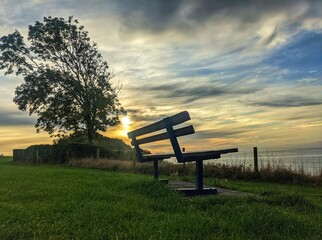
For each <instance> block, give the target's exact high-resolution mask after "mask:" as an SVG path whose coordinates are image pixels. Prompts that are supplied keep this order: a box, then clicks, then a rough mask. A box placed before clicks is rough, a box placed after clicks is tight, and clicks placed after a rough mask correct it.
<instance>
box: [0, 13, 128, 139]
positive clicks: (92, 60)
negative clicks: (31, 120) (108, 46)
mask: <svg viewBox="0 0 322 240" xmlns="http://www.w3.org/2000/svg"><path fill="white" fill-rule="evenodd" d="M28 41H29V46H27V45H26V44H25V42H24V39H23V37H22V35H21V34H20V33H19V32H18V31H17V30H15V32H14V33H12V34H9V35H7V36H3V37H2V38H1V39H0V52H1V56H0V69H5V70H6V71H5V75H6V74H13V73H15V74H16V75H20V76H23V78H24V83H23V84H21V85H20V86H18V87H17V89H16V92H15V98H14V102H15V103H16V104H17V105H18V108H19V109H20V110H22V111H27V110H29V115H31V114H37V115H38V119H37V123H36V125H35V127H36V129H37V132H39V131H40V130H44V131H47V132H48V133H49V134H50V135H55V136H62V135H65V134H66V133H68V132H71V131H72V132H76V131H86V132H87V137H88V140H89V142H90V143H92V142H93V138H94V135H95V133H96V132H97V131H106V129H107V127H108V126H115V125H117V124H118V123H119V119H118V116H119V115H120V114H124V113H125V111H124V109H123V108H122V107H121V106H120V103H119V100H118V97H117V93H118V90H119V88H113V87H112V85H111V82H110V80H111V78H112V77H113V74H112V73H111V71H110V70H109V67H108V64H107V62H106V61H105V60H103V57H102V55H101V54H100V53H99V51H98V47H97V44H96V43H93V42H91V41H90V38H89V36H88V32H87V31H85V30H84V26H81V25H79V22H78V21H77V20H76V19H75V20H74V19H73V17H69V18H68V20H65V19H64V18H57V17H55V18H53V17H50V16H49V17H44V20H43V23H42V22H38V21H36V22H35V24H34V25H33V26H32V25H30V26H29V31H28Z"/></svg>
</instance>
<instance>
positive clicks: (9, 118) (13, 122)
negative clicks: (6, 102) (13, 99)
mask: <svg viewBox="0 0 322 240" xmlns="http://www.w3.org/2000/svg"><path fill="white" fill-rule="evenodd" d="M35 123H36V119H35V118H34V117H28V114H27V113H25V112H19V111H16V112H14V111H6V110H3V109H1V108H0V126H17V125H19V126H21V125H34V124H35Z"/></svg>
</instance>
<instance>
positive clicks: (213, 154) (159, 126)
mask: <svg viewBox="0 0 322 240" xmlns="http://www.w3.org/2000/svg"><path fill="white" fill-rule="evenodd" d="M188 120H190V116H189V113H188V112H187V111H184V112H181V113H178V114H176V115H173V116H171V117H167V118H164V119H162V120H160V121H158V122H156V123H153V124H151V125H148V126H145V127H142V128H139V129H136V130H134V131H132V132H128V137H129V138H130V139H131V140H132V145H133V146H134V148H135V150H136V156H137V158H138V160H139V161H140V162H149V161H153V166H154V173H153V175H154V179H155V180H157V179H158V161H160V160H164V159H168V158H171V157H176V159H177V161H178V162H179V163H185V162H192V161H195V162H196V188H195V189H178V191H181V192H183V193H184V194H185V195H205V194H214V193H217V190H216V189H214V188H204V187H203V160H209V159H217V158H220V155H221V154H226V153H232V152H238V149H237V148H231V149H222V150H213V151H200V152H182V151H181V147H180V145H179V142H178V137H182V136H185V135H189V134H193V133H195V130H194V128H193V126H192V125H190V126H186V127H181V128H177V129H174V126H176V125H179V124H181V123H184V122H186V121H188ZM161 130H165V131H164V132H161V133H158V134H156V135H152V136H151V134H153V133H155V132H157V131H161ZM147 134H149V135H148V136H147ZM165 139H169V140H170V142H171V145H172V149H173V152H172V153H167V154H145V155H144V154H143V153H142V150H141V148H140V145H142V144H146V143H151V142H156V141H161V140H165Z"/></svg>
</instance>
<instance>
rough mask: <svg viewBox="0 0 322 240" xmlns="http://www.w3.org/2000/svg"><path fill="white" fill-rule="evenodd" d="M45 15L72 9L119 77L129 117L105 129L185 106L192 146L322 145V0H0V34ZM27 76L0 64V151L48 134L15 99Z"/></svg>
mask: <svg viewBox="0 0 322 240" xmlns="http://www.w3.org/2000/svg"><path fill="white" fill-rule="evenodd" d="M49 15H50V16H53V17H63V18H68V16H71V15H72V16H74V18H76V19H78V20H79V22H80V24H81V25H84V26H85V30H87V31H88V32H89V36H90V37H91V40H92V41H94V42H96V43H97V44H98V46H99V51H100V52H101V53H102V54H103V56H104V58H105V60H107V62H108V64H109V66H110V68H111V69H112V71H113V73H114V74H115V77H114V78H113V80H112V81H113V84H114V85H115V86H116V85H117V84H121V85H122V89H121V91H120V93H119V99H120V102H121V104H122V106H123V107H124V108H125V109H126V110H127V113H128V116H129V118H130V120H131V124H121V125H119V126H118V127H113V128H109V129H108V131H107V132H104V133H103V134H104V135H106V136H109V137H118V138H121V139H123V140H124V141H125V142H126V143H129V140H128V139H127V136H126V133H127V132H128V131H131V130H133V129H136V128H138V127H141V126H144V125H147V124H149V123H152V122H154V121H157V120H160V119H162V118H164V117H166V116H171V115H173V114H176V113H178V112H181V111H185V110H186V111H188V112H189V113H190V116H191V121H189V124H192V125H193V126H194V128H195V131H196V133H195V134H194V135H191V136H186V137H182V138H181V139H180V141H181V145H182V146H184V147H186V149H187V150H188V151H189V150H198V149H200V150H206V149H223V148H233V147H238V148H240V149H242V148H243V149H250V148H251V147H253V146H258V147H259V148H265V149H270V148H308V147H322V1H319V0H311V1H310V0H306V1H303V0H280V1H265V0H244V1H239V0H226V1H224V0H222V1H219V0H115V1H112V0H110V1H108V0H105V1H100V0H91V1H87V0H65V1H63V0H57V1H51V0H30V1H28V0H0V36H4V35H7V34H9V33H12V32H13V31H14V30H15V29H17V30H18V31H19V32H20V33H21V34H22V35H24V36H25V37H27V29H28V25H32V24H34V22H35V21H42V19H43V17H44V16H49ZM22 82H23V79H22V78H20V77H16V76H15V75H7V76H4V75H3V72H0V92H1V94H0V154H1V153H2V154H5V155H11V154H12V149H13V148H26V147H28V146H29V145H33V144H46V143H51V142H52V140H53V139H51V138H50V137H49V135H48V134H47V133H36V130H35V128H34V124H35V123H36V119H37V116H29V115H28V113H26V112H21V111H19V110H18V108H17V106H16V105H15V104H14V103H13V101H12V99H13V97H14V91H15V88H16V87H17V86H18V85H20V84H21V83H22ZM187 124H188V123H187ZM168 147H169V146H168V144H167V143H166V142H162V143H160V144H157V145H156V144H154V145H153V146H150V148H149V147H147V148H148V149H151V150H153V151H156V152H163V151H165V150H166V149H167V148H168Z"/></svg>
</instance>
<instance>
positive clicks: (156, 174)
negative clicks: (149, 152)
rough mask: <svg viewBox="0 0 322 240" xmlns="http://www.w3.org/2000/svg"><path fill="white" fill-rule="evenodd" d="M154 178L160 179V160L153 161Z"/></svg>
mask: <svg viewBox="0 0 322 240" xmlns="http://www.w3.org/2000/svg"><path fill="white" fill-rule="evenodd" d="M153 178H154V180H158V178H159V172H158V160H154V161H153Z"/></svg>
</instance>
